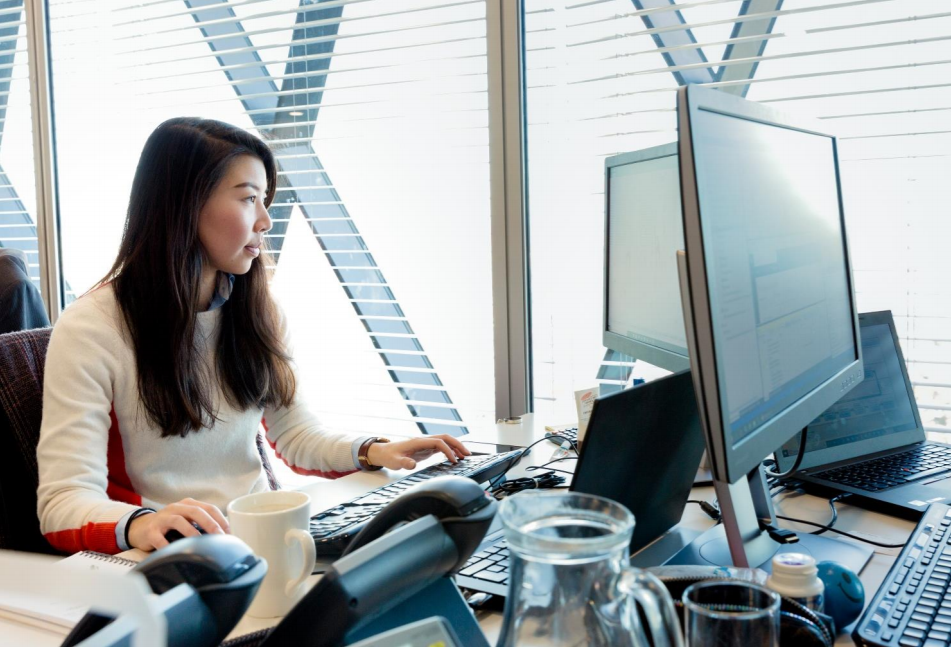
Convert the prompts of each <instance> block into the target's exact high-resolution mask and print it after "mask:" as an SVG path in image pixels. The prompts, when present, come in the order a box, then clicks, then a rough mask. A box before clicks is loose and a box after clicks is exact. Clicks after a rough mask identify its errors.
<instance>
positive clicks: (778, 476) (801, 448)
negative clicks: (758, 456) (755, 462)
mask: <svg viewBox="0 0 951 647" xmlns="http://www.w3.org/2000/svg"><path fill="white" fill-rule="evenodd" d="M808 429H809V428H808V427H803V429H802V431H801V432H799V433H800V436H799V453H798V454H796V462H795V463H793V464H792V467H790V468H789V469H788V470H786V471H785V472H778V473H777V472H773V471H772V470H765V472H766V476H768V477H770V478H774V479H784V478H787V477H790V476H792V475H793V474H795V473H796V471H797V470H799V466H800V465H802V458H803V456H805V455H806V431H807V430H808Z"/></svg>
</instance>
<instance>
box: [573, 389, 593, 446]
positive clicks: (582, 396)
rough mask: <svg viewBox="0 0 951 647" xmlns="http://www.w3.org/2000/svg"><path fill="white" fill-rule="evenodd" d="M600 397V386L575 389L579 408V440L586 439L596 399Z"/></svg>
mask: <svg viewBox="0 0 951 647" xmlns="http://www.w3.org/2000/svg"><path fill="white" fill-rule="evenodd" d="M597 399H598V387H594V388H591V389H582V390H580V391H575V407H576V408H577V409H578V442H579V443H581V442H583V441H584V434H585V432H586V431H587V430H588V421H589V420H591V411H592V410H593V409H594V401H595V400H597Z"/></svg>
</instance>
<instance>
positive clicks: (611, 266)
mask: <svg viewBox="0 0 951 647" xmlns="http://www.w3.org/2000/svg"><path fill="white" fill-rule="evenodd" d="M669 148H670V153H671V154H668V155H665V156H661V157H654V158H648V159H640V160H637V161H632V162H630V163H624V164H619V165H616V166H609V168H608V169H607V174H608V199H607V240H606V250H605V251H606V271H605V281H606V286H605V298H606V300H607V302H606V307H605V328H606V331H607V332H609V333H614V334H615V335H617V336H619V337H621V338H624V339H623V340H618V339H617V338H614V343H610V342H606V344H607V345H608V346H609V347H612V348H614V349H615V350H618V351H619V352H622V353H625V354H628V355H631V356H633V357H635V359H643V360H645V361H648V362H650V363H656V364H659V365H661V367H662V368H667V369H668V370H679V369H682V368H686V367H687V365H688V362H687V359H686V358H687V339H686V335H685V333H684V318H683V308H682V305H681V299H680V284H679V280H678V275H677V260H676V252H677V250H680V249H683V248H684V242H683V222H682V215H681V208H680V171H679V166H678V161H677V155H676V148H675V147H674V146H673V145H671V146H670V147H669ZM625 340H630V341H633V342H637V344H625V343H624V341H625ZM645 346H647V347H654V348H657V349H661V350H663V351H667V352H669V353H672V354H674V355H676V356H677V357H674V358H671V357H670V356H669V355H667V356H663V354H661V355H655V356H650V353H649V352H644V347H645ZM678 360H679V362H678ZM670 361H674V362H675V363H676V364H677V365H676V366H670V365H666V366H665V365H664V364H668V363H669V362H670Z"/></svg>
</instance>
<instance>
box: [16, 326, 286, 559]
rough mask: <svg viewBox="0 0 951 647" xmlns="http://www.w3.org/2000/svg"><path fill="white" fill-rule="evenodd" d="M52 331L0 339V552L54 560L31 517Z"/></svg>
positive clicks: (261, 445) (265, 461)
mask: <svg viewBox="0 0 951 647" xmlns="http://www.w3.org/2000/svg"><path fill="white" fill-rule="evenodd" d="M51 331H52V329H51V328H36V329H33V330H25V331H21V332H12V333H7V334H5V335H0V447H2V448H3V449H2V450H0V548H2V549H6V550H19V551H27V552H33V553H50V554H56V551H54V550H53V548H52V547H51V546H50V545H49V543H48V542H47V541H46V539H45V538H44V537H43V534H42V533H41V532H40V522H39V519H38V518H37V516H36V488H37V486H38V485H39V469H38V467H37V463H36V445H37V443H38V442H39V440H40V420H41V418H42V414H43V368H44V365H45V363H46V348H47V346H48V345H49V341H50V332H51ZM257 447H258V453H259V454H260V455H261V462H262V463H263V465H264V471H265V473H266V474H267V477H268V485H269V486H270V487H271V489H278V488H279V487H280V485H279V484H278V482H277V479H276V478H275V477H274V471H273V470H272V469H271V463H270V461H269V460H268V457H267V454H266V453H265V451H264V442H263V439H262V437H261V434H258V438H257Z"/></svg>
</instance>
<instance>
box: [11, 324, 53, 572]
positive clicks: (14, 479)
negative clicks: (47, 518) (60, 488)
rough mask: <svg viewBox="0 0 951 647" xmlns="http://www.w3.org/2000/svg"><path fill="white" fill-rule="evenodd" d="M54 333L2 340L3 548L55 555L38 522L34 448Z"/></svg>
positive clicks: (40, 330) (20, 334)
mask: <svg viewBox="0 0 951 647" xmlns="http://www.w3.org/2000/svg"><path fill="white" fill-rule="evenodd" d="M50 331H51V329H50V328H36V329H34V330H26V331H22V332H12V333H8V334H5V335H0V445H2V447H3V448H2V449H0V548H4V549H8V550H20V551H28V552H34V553H54V554H55V552H56V551H54V550H53V548H52V547H51V546H50V545H49V543H47V541H46V539H44V538H43V535H42V533H40V522H39V520H38V519H37V517H36V488H37V485H38V484H39V472H38V469H37V464H36V445H37V443H38V442H39V439H40V420H41V418H42V415H43V369H44V365H45V363H46V347H47V346H48V345H49V340H50Z"/></svg>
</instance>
